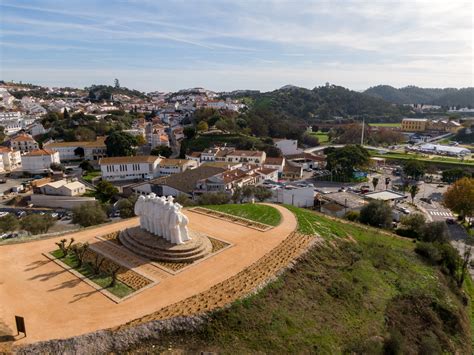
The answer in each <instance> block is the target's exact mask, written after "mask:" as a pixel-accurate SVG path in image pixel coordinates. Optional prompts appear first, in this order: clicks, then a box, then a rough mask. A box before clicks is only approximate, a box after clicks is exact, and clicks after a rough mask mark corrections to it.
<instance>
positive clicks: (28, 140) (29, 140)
mask: <svg viewBox="0 0 474 355" xmlns="http://www.w3.org/2000/svg"><path fill="white" fill-rule="evenodd" d="M10 147H11V148H12V149H13V150H19V151H20V152H21V153H28V152H31V151H33V150H36V149H38V148H39V146H38V142H37V141H35V140H34V138H33V137H32V136H30V135H29V134H26V133H21V134H19V135H17V136H16V137H13V138H12V139H10Z"/></svg>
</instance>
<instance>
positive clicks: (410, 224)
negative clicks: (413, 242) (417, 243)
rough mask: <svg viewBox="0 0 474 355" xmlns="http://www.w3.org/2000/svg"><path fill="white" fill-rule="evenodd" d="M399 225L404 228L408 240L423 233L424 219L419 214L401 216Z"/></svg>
mask: <svg viewBox="0 0 474 355" xmlns="http://www.w3.org/2000/svg"><path fill="white" fill-rule="evenodd" d="M400 223H401V225H402V226H403V227H405V229H406V230H407V234H409V236H410V238H418V237H419V236H420V235H421V233H422V231H423V228H424V226H425V223H426V218H425V216H424V215H422V214H421V213H413V214H410V215H408V216H402V218H401V219H400ZM397 234H398V232H397Z"/></svg>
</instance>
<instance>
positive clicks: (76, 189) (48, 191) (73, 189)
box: [39, 180, 86, 196]
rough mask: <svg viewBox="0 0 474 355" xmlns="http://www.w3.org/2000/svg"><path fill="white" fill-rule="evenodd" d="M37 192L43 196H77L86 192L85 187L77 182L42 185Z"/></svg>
mask: <svg viewBox="0 0 474 355" xmlns="http://www.w3.org/2000/svg"><path fill="white" fill-rule="evenodd" d="M39 190H40V191H41V193H42V194H45V195H55V196H78V195H82V194H84V193H85V192H86V186H85V185H84V184H82V183H80V182H79V181H72V182H68V181H66V180H59V181H54V182H50V183H48V184H44V185H43V186H41V187H40V188H39Z"/></svg>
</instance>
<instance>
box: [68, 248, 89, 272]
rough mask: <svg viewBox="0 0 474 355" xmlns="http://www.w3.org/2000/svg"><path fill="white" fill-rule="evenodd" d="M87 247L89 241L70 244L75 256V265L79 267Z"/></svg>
mask: <svg viewBox="0 0 474 355" xmlns="http://www.w3.org/2000/svg"><path fill="white" fill-rule="evenodd" d="M88 249H89V243H88V242H86V243H78V244H74V245H72V246H71V250H72V252H73V253H74V255H75V256H76V259H77V267H78V268H79V267H81V266H82V263H83V262H84V257H85V256H86V252H87V250H88Z"/></svg>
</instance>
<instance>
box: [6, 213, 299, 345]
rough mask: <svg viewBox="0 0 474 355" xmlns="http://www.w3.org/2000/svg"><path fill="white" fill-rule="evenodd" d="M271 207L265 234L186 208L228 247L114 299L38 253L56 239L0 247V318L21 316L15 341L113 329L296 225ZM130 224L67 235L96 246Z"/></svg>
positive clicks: (10, 320)
mask: <svg viewBox="0 0 474 355" xmlns="http://www.w3.org/2000/svg"><path fill="white" fill-rule="evenodd" d="M273 206H274V207H275V208H277V209H278V210H279V211H280V213H281V214H282V222H281V223H280V225H278V226H277V227H275V228H273V229H271V230H269V231H267V232H260V231H256V230H254V229H250V228H247V227H244V226H240V225H236V224H232V223H229V222H226V221H222V220H218V219H215V218H212V217H208V216H204V215H201V214H197V213H193V212H191V211H186V212H185V213H186V214H187V215H188V217H189V219H190V228H192V229H194V230H196V231H198V232H202V233H205V234H207V235H209V236H211V237H212V236H214V237H216V238H218V239H222V240H224V241H227V242H229V243H231V244H233V246H232V247H230V248H228V249H226V250H224V251H222V252H221V253H218V254H216V255H213V256H212V257H210V258H208V259H205V260H203V261H202V262H199V263H197V264H195V265H192V266H191V267H189V268H187V269H184V270H183V271H181V272H180V273H178V274H176V275H172V274H169V273H166V272H164V271H163V270H160V269H158V268H155V267H153V269H154V278H155V279H156V280H158V281H159V283H158V284H157V285H155V286H154V287H152V288H150V289H147V290H144V291H143V292H140V293H138V294H137V295H135V296H133V297H131V298H130V299H127V300H125V301H123V302H121V303H118V304H117V303H115V302H113V301H111V300H110V299H108V298H107V297H105V296H104V295H102V294H101V293H100V292H97V291H96V290H95V289H93V288H92V287H91V286H89V285H87V284H86V283H84V282H82V281H80V280H79V279H78V278H76V277H75V276H73V275H72V274H71V273H69V272H67V271H66V270H64V269H62V268H61V267H60V266H58V265H57V264H55V263H54V262H51V261H49V260H48V259H46V257H44V256H43V255H42V254H41V253H46V252H49V251H51V250H54V249H55V244H54V242H56V241H58V240H60V239H62V238H64V236H62V237H57V238H53V239H47V240H40V241H34V242H30V243H24V244H15V245H5V246H0V255H1V258H0V270H1V273H0V320H2V321H3V322H4V323H5V324H6V326H8V327H9V328H10V329H15V326H14V316H15V315H21V316H23V317H25V323H26V328H27V332H28V337H26V338H23V339H19V340H18V341H17V342H16V343H17V344H22V343H27V342H28V343H31V342H36V341H41V340H48V339H57V338H67V337H71V336H75V335H80V334H84V333H88V332H92V331H95V330H98V329H105V328H110V327H115V326H118V325H120V324H123V323H126V322H129V321H131V320H133V319H136V318H139V317H143V316H145V315H147V314H150V313H152V312H155V311H157V310H160V309H161V308H163V307H166V306H168V305H170V304H173V303H176V302H179V301H180V300H184V299H186V298H188V297H191V296H193V295H196V294H198V293H201V292H203V291H205V290H207V289H209V288H210V287H212V286H214V285H216V284H218V283H220V282H222V281H224V280H226V279H228V278H229V277H231V276H233V275H235V274H237V273H238V272H239V271H241V270H243V269H244V268H246V267H248V266H250V265H251V264H252V263H254V262H255V261H257V260H258V259H260V258H261V257H263V256H264V255H265V254H266V253H268V252H269V251H271V250H272V249H273V248H275V247H276V246H278V245H279V244H280V243H281V242H282V241H283V240H284V239H285V238H286V237H287V236H288V235H289V234H290V233H292V232H293V231H294V230H295V229H296V225H297V222H296V219H295V217H294V215H293V214H292V213H291V212H290V211H289V210H287V209H286V208H283V207H281V206H277V205H273ZM137 224H138V219H136V218H134V219H130V220H126V221H123V222H118V223H115V224H111V225H106V226H103V227H98V228H95V229H90V230H86V231H83V232H79V233H73V234H70V235H68V236H67V237H68V238H69V237H74V238H75V240H76V241H81V242H84V241H89V242H91V243H104V242H103V241H99V240H97V239H95V237H96V236H100V235H104V234H107V233H111V232H114V231H118V230H123V229H125V228H128V227H132V226H135V225H137ZM139 267H146V268H147V269H149V268H150V267H152V266H151V265H141V266H139Z"/></svg>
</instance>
